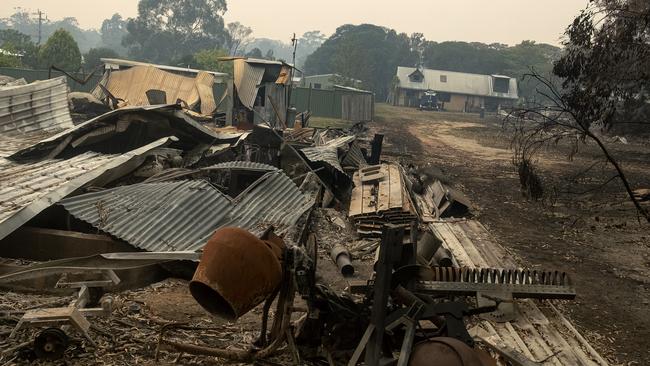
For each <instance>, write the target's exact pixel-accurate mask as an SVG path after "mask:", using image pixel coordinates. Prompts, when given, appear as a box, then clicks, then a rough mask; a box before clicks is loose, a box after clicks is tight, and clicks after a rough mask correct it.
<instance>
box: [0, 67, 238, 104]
mask: <svg viewBox="0 0 650 366" xmlns="http://www.w3.org/2000/svg"><path fill="white" fill-rule="evenodd" d="M0 75H6V76H11V77H12V78H15V79H20V78H24V79H25V80H26V81H27V82H28V83H31V82H34V81H36V80H47V79H48V71H47V70H29V69H16V68H12V67H0ZM71 75H74V76H75V77H76V78H77V79H80V80H83V79H84V78H85V77H86V76H87V74H85V75H84V74H81V73H71ZM51 76H52V78H55V77H59V76H64V75H63V73H62V72H59V71H54V70H52V75H51ZM101 77H102V74H101V73H95V75H93V76H92V77H91V78H90V80H88V82H87V83H86V84H84V85H82V84H79V83H77V82H76V81H74V80H72V79H70V78H69V77H67V76H66V80H67V83H68V87H69V88H70V91H73V92H86V93H90V92H92V91H93V89H95V86H97V83H99V80H101ZM212 89H213V93H214V99H215V101H216V102H217V103H218V102H219V100H220V99H221V97H222V96H223V93H224V92H225V91H226V84H223V83H219V84H217V83H215V84H214V86H213V88H212ZM226 106H227V103H223V104H222V105H220V106H219V108H218V110H219V111H224V110H225V109H226Z"/></svg>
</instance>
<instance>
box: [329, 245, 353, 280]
mask: <svg viewBox="0 0 650 366" xmlns="http://www.w3.org/2000/svg"><path fill="white" fill-rule="evenodd" d="M330 255H331V256H332V260H334V262H336V265H337V266H338V267H339V270H340V271H341V274H342V275H344V276H352V275H353V274H354V266H352V262H351V261H350V252H349V251H348V249H347V248H346V247H344V246H343V245H335V246H334V248H332V251H331V252H330Z"/></svg>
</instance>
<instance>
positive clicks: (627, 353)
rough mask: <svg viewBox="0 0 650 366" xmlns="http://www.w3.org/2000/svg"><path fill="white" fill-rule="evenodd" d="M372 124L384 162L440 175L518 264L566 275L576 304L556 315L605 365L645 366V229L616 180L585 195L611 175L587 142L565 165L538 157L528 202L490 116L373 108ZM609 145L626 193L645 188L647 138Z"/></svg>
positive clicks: (556, 151)
mask: <svg viewBox="0 0 650 366" xmlns="http://www.w3.org/2000/svg"><path fill="white" fill-rule="evenodd" d="M376 120H377V122H376V123H373V124H372V125H371V128H372V129H375V130H377V131H383V133H385V134H386V138H385V142H386V145H385V150H386V151H387V155H388V156H390V155H392V156H393V158H394V159H397V160H402V161H403V162H405V163H408V162H416V163H418V164H432V165H435V166H437V167H439V168H441V169H442V171H443V173H445V174H446V176H447V178H448V179H449V180H450V181H451V182H452V183H453V184H454V185H455V186H456V187H457V188H459V189H461V190H462V191H464V192H465V193H466V194H467V195H468V196H469V197H470V198H472V199H473V200H474V203H475V204H476V210H475V212H476V215H477V217H478V219H479V220H480V221H481V222H482V223H483V224H484V225H485V226H486V227H488V229H489V230H490V231H491V232H492V234H493V235H494V236H495V238H496V239H497V240H498V241H499V242H501V243H502V244H503V245H504V246H505V247H507V248H509V249H510V250H511V251H512V252H513V253H514V254H515V255H516V256H518V257H519V259H520V262H521V264H522V266H525V267H534V268H548V269H557V270H562V271H568V272H570V273H571V274H572V275H573V278H574V281H575V285H576V288H577V291H578V298H577V300H576V301H574V302H571V303H567V304H564V305H563V306H564V309H565V312H566V313H568V314H569V315H570V316H571V317H572V319H573V321H574V323H575V324H576V325H577V327H578V328H579V329H580V331H581V332H582V333H583V334H584V335H585V336H586V337H587V338H588V339H589V341H590V342H591V343H592V344H593V345H594V346H595V347H596V349H597V350H598V351H599V352H601V353H602V354H603V355H604V356H606V357H607V358H608V359H609V360H610V361H611V363H612V364H623V365H645V364H647V363H648V362H650V361H649V360H650V351H649V348H650V347H649V344H650V281H649V278H650V276H649V275H650V225H648V224H647V223H643V222H642V221H641V222H640V221H639V220H638V218H637V216H636V213H635V211H634V209H633V207H632V205H631V203H629V202H628V201H627V200H626V196H625V195H624V192H623V189H622V186H621V185H620V183H619V182H618V181H617V180H614V181H612V182H611V183H609V184H607V185H605V186H604V187H603V188H602V189H598V190H590V189H592V188H593V187H595V186H599V185H600V183H604V182H605V181H607V180H608V179H609V178H610V177H612V176H613V173H612V169H611V168H610V167H609V166H607V165H606V164H604V163H602V162H603V159H602V158H601V157H600V155H599V151H598V149H597V148H596V147H595V145H593V144H591V145H587V146H584V147H583V148H582V150H581V151H580V152H579V153H578V155H577V156H576V157H575V158H574V159H573V160H571V161H569V160H568V159H567V153H566V151H567V148H566V147H564V146H562V145H559V146H557V147H556V148H553V149H548V150H546V151H544V152H543V154H542V155H541V156H540V159H539V160H538V162H537V166H538V169H539V173H540V174H541V176H542V178H543V183H544V186H545V189H546V192H547V198H546V199H545V200H544V201H543V202H529V201H527V200H526V199H525V198H524V197H523V195H522V194H521V192H520V189H519V178H518V176H517V174H516V171H515V169H514V165H513V164H512V153H511V151H510V149H509V147H510V136H509V134H508V133H507V132H506V130H504V128H503V126H502V124H501V123H500V122H499V121H497V120H496V119H489V118H488V119H483V120H482V119H479V118H478V117H477V116H475V115H468V114H451V113H441V112H420V111H417V110H414V109H408V108H399V107H391V106H387V105H378V107H377V118H376ZM610 148H611V149H612V151H613V152H614V154H615V155H616V156H617V157H618V159H619V161H620V162H621V163H622V164H623V166H624V168H625V169H626V170H627V172H628V174H629V175H630V177H629V178H630V180H631V182H632V184H633V185H634V186H635V187H644V188H647V187H650V145H649V144H648V142H647V141H646V142H645V143H644V142H643V141H633V142H631V143H630V144H628V145H624V144H620V143H618V144H611V145H610ZM601 163H602V164H601ZM594 164H595V165H594ZM591 165H594V167H595V168H593V169H591V170H590V171H588V172H587V173H585V174H579V173H580V172H581V171H582V170H584V168H586V167H588V166H591Z"/></svg>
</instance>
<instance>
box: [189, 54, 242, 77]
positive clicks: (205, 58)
mask: <svg viewBox="0 0 650 366" xmlns="http://www.w3.org/2000/svg"><path fill="white" fill-rule="evenodd" d="M226 56H229V54H228V51H226V50H224V49H214V50H202V51H199V52H197V53H196V54H195V55H194V62H195V64H196V66H197V68H199V69H203V70H209V71H217V72H224V73H227V74H230V75H232V70H233V66H232V62H231V61H220V60H219V58H220V57H226Z"/></svg>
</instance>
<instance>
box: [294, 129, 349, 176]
mask: <svg viewBox="0 0 650 366" xmlns="http://www.w3.org/2000/svg"><path fill="white" fill-rule="evenodd" d="M355 139H356V137H354V136H341V137H337V138H335V139H333V140H331V141H328V142H327V143H326V144H324V145H320V146H312V147H306V148H304V149H301V150H300V151H302V153H303V154H305V157H306V158H307V159H308V160H309V161H311V162H317V161H322V162H325V163H327V164H329V165H331V166H332V167H333V168H335V169H336V170H338V171H340V172H341V173H343V174H345V171H343V167H342V166H341V162H340V161H339V153H338V151H339V148H343V149H344V150H346V151H347V150H348V149H349V146H348V144H349V143H350V142H352V141H354V140H355Z"/></svg>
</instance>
